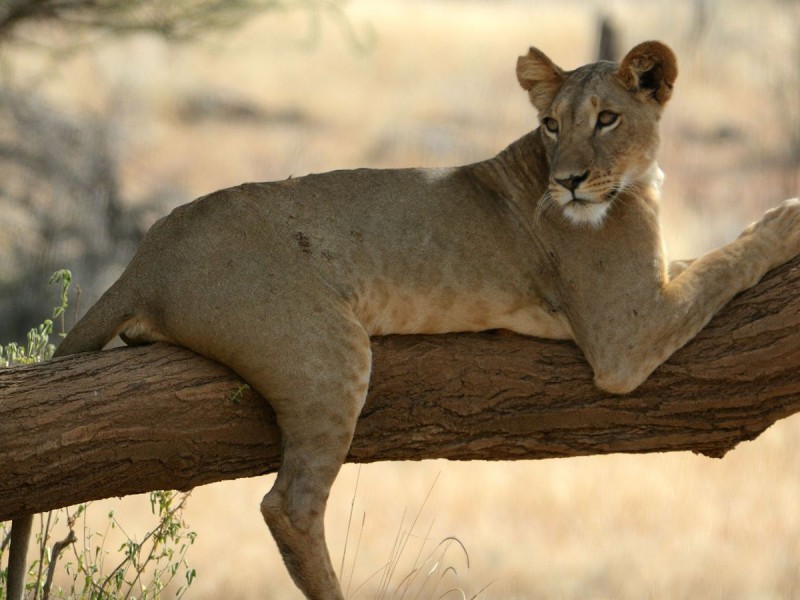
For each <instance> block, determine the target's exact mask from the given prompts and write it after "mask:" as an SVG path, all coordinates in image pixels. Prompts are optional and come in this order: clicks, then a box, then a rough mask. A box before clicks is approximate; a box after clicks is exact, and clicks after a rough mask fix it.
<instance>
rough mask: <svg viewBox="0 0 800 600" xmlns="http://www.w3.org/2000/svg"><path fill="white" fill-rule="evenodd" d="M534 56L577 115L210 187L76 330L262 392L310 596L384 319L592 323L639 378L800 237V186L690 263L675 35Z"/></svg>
mask: <svg viewBox="0 0 800 600" xmlns="http://www.w3.org/2000/svg"><path fill="white" fill-rule="evenodd" d="M517 75H518V78H519V81H520V83H521V84H522V86H523V88H525V89H526V90H527V91H528V92H529V94H530V98H531V100H532V102H533V103H534V105H535V106H536V107H537V108H538V109H539V111H540V119H542V122H543V123H545V124H549V126H550V127H551V128H554V129H555V131H550V130H549V128H548V127H547V126H544V125H543V126H541V127H539V128H537V129H536V130H534V131H533V132H531V133H529V134H528V135H526V136H524V137H523V138H521V139H520V140H518V141H516V142H514V143H513V144H511V145H510V146H509V147H508V148H507V149H506V150H504V151H503V152H502V153H500V154H499V155H498V156H496V157H494V158H492V159H489V160H486V161H484V162H481V163H477V164H474V165H468V166H463V167H457V168H453V169H435V170H426V169H407V170H385V171H373V170H357V171H343V172H333V173H327V174H323V175H310V176H307V177H302V178H298V179H291V180H288V181H283V182H276V183H252V184H246V185H242V186H239V187H236V188H231V189H227V190H222V191H220V192H216V193H214V194H211V195H209V196H206V197H204V198H200V199H198V200H196V201H194V202H192V203H190V204H188V205H185V206H182V207H180V208H178V209H176V210H175V211H173V213H172V214H171V215H170V216H168V217H166V218H164V219H162V220H160V221H159V222H158V223H156V224H155V225H154V226H153V228H152V229H151V230H150V232H149V233H148V234H147V236H146V237H145V239H144V241H143V243H142V245H141V248H140V249H139V251H138V253H137V254H136V256H135V257H134V258H133V260H132V262H131V264H130V265H129V266H128V268H127V269H126V271H125V272H124V273H123V274H122V276H121V277H120V279H119V280H118V281H117V282H116V283H115V284H114V285H113V286H112V287H111V289H110V290H109V291H108V292H106V294H105V295H104V296H103V297H102V298H101V299H100V301H99V302H98V303H97V304H96V305H95V306H94V307H93V308H92V309H91V310H90V311H89V313H88V314H87V315H86V317H84V319H83V320H81V322H80V323H78V325H77V326H76V327H75V328H74V330H73V332H72V333H70V335H69V336H68V337H67V338H66V339H65V340H64V342H63V344H62V346H61V348H60V349H59V352H58V353H59V355H64V354H70V353H74V352H82V351H87V350H97V349H99V348H100V347H102V346H103V345H104V344H105V343H106V342H107V341H108V340H110V339H111V338H112V337H113V336H114V335H115V334H118V333H121V334H123V335H125V336H126V337H127V339H129V340H130V341H136V342H140V341H146V340H167V341H170V342H172V343H175V344H179V345H182V346H186V347H188V348H191V349H192V350H194V351H196V352H199V353H201V354H204V355H206V356H209V357H212V358H214V359H216V360H218V361H220V362H222V363H225V364H227V365H228V366H230V367H231V368H233V369H234V370H235V371H237V372H238V373H239V374H240V375H241V376H242V377H243V378H244V379H245V380H247V382H248V383H249V384H250V385H251V386H252V387H253V388H254V389H256V390H257V391H259V392H260V393H261V394H262V395H263V396H264V397H265V398H266V399H267V400H268V401H269V402H270V404H271V405H272V407H273V408H274V409H275V413H276V415H277V418H278V423H279V426H280V428H281V432H282V436H283V463H282V466H281V468H280V471H279V473H278V477H277V480H276V482H275V485H274V487H273V489H272V490H271V491H270V492H269V493H268V494H267V495H266V496H265V497H264V500H263V502H262V505H261V511H262V514H263V516H264V519H265V520H266V522H267V524H268V525H269V527H270V530H271V531H272V533H273V536H274V537H275V540H276V542H277V544H278V546H279V548H280V551H281V553H282V555H283V557H284V560H285V562H286V564H287V567H288V568H289V571H290V572H291V574H292V577H293V578H294V581H295V582H296V583H297V585H298V587H300V589H301V590H302V591H303V592H304V593H305V594H306V596H307V597H308V598H312V599H317V600H322V599H339V598H341V593H340V591H339V587H338V584H337V581H336V577H335V575H334V571H333V568H332V566H331V563H330V559H329V557H328V552H327V549H326V545H325V540H324V534H323V520H322V519H323V514H324V510H325V502H326V500H327V496H328V491H329V489H330V486H331V483H332V482H333V480H334V478H335V477H336V474H337V472H338V470H339V468H340V465H341V464H342V461H343V460H344V458H345V456H346V454H347V451H348V448H349V446H350V441H351V437H352V434H353V430H354V427H355V423H356V420H357V418H358V415H359V412H360V410H361V407H362V404H363V402H364V399H365V397H366V392H367V385H368V381H369V373H370V358H371V356H370V346H369V336H370V335H380V334H388V333H444V332H449V331H475V330H482V329H490V328H507V329H512V330H514V331H517V332H520V333H524V334H527V335H536V336H542V337H548V338H568V339H573V340H575V342H576V343H577V344H578V345H579V346H580V347H581V349H582V350H583V352H584V353H585V355H586V358H587V359H588V361H589V362H590V363H591V365H592V368H593V369H594V374H595V382H596V384H597V385H598V386H599V387H600V388H601V389H603V390H607V391H609V392H614V393H625V392H628V391H630V390H632V389H634V388H635V387H636V386H638V385H639V384H640V383H642V382H643V381H644V380H645V378H646V377H647V376H648V375H649V374H650V373H651V372H652V371H653V370H654V369H655V368H656V367H657V366H658V365H659V364H661V363H662V362H663V361H664V360H666V359H667V358H668V357H669V356H670V355H671V354H672V353H673V352H674V351H675V350H677V349H678V348H680V347H681V346H682V345H684V344H685V343H686V342H687V341H688V340H690V339H691V338H692V337H693V336H694V335H695V334H696V333H697V332H698V330H699V329H700V328H701V327H703V326H704V325H705V324H706V323H707V322H708V320H709V319H710V318H711V316H712V315H713V314H714V313H715V312H716V311H717V310H718V309H719V308H720V307H722V306H723V305H724V304H725V303H726V302H728V300H730V299H731V298H732V297H733V296H734V295H735V294H736V293H738V292H739V291H741V290H743V289H745V288H747V287H748V286H751V285H753V284H754V283H756V282H757V281H758V280H759V278H760V277H762V276H763V275H764V273H766V272H767V271H768V270H769V269H771V268H773V267H775V266H777V265H779V264H781V263H783V262H785V261H787V260H788V259H790V258H792V257H793V256H795V255H796V254H798V253H800V202H798V201H797V200H792V201H787V202H785V203H784V204H782V205H781V206H780V207H778V208H776V209H774V210H772V211H770V212H769V213H767V214H766V215H765V217H764V218H763V219H762V220H761V221H759V222H758V223H756V224H754V225H753V226H751V227H750V228H748V229H747V230H746V231H745V232H744V233H743V234H742V236H741V237H740V238H739V239H737V240H736V241H734V242H733V243H731V244H729V245H727V246H725V247H723V248H720V249H719V250H715V251H713V252H711V253H709V254H707V255H706V256H703V257H702V258H700V259H698V260H695V261H693V262H687V263H674V264H673V265H672V269H671V270H672V275H671V278H670V275H669V274H668V266H667V262H666V259H665V255H664V250H663V247H662V242H661V233H660V225H659V216H658V210H659V197H660V171H659V169H658V167H657V165H656V162H655V158H656V152H657V149H658V141H659V140H658V121H659V117H660V115H661V111H662V109H663V106H664V103H665V102H666V101H667V100H668V98H669V95H670V92H671V89H672V85H673V83H674V80H675V77H676V76H677V67H676V65H675V58H674V56H673V54H672V52H671V51H670V50H669V49H668V48H667V47H666V46H664V45H663V44H660V43H658V42H647V43H645V44H642V45H640V46H637V47H636V48H634V49H633V50H632V51H631V52H630V53H629V54H628V55H627V56H626V57H625V59H624V60H623V61H622V63H621V66H618V65H616V64H613V63H607V62H602V63H596V64H593V65H588V66H585V67H581V68H579V69H577V70H575V71H571V72H565V71H562V70H561V69H560V68H558V67H556V66H555V65H554V64H553V63H552V61H550V60H549V59H548V58H547V57H546V56H545V55H544V54H543V53H541V52H540V51H538V50H535V49H532V50H531V51H530V52H529V53H528V55H526V56H523V57H520V59H519V61H518V65H517ZM604 111H607V112H604ZM548 119H549V120H548ZM604 123H605V124H604ZM565 184H566V186H569V187H571V188H572V189H569V187H565Z"/></svg>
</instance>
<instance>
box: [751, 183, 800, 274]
mask: <svg viewBox="0 0 800 600" xmlns="http://www.w3.org/2000/svg"><path fill="white" fill-rule="evenodd" d="M749 236H752V237H753V238H755V239H757V240H759V241H763V242H766V243H767V244H768V246H769V249H768V252H769V260H770V263H771V267H776V266H778V265H781V264H783V263H785V262H786V261H788V260H791V259H792V258H794V257H795V256H797V255H798V254H800V199H798V198H790V199H789V200H784V201H783V202H781V204H780V205H778V206H776V207H775V208H771V209H770V210H768V211H767V212H766V213H764V216H763V217H761V220H760V221H756V222H755V223H753V224H752V225H750V227H748V228H747V229H745V230H744V231H743V232H742V235H741V236H739V237H740V239H741V238H744V237H749Z"/></svg>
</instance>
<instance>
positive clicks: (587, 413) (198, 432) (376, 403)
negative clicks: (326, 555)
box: [0, 259, 800, 520]
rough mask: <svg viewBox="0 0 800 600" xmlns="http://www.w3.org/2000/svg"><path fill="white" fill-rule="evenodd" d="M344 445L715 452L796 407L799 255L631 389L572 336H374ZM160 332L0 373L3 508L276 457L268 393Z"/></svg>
mask: <svg viewBox="0 0 800 600" xmlns="http://www.w3.org/2000/svg"><path fill="white" fill-rule="evenodd" d="M373 348H374V356H375V358H374V365H375V366H374V372H373V380H372V385H371V388H370V396H369V399H368V401H367V405H366V407H365V409H364V412H363V416H362V418H361V420H360V421H359V426H358V430H357V432H356V437H355V440H354V442H353V447H352V450H351V454H350V459H349V460H351V461H353V462H372V461H379V460H420V459H426V458H449V459H458V460H469V459H489V460H514V459H532V458H548V457H556V456H578V455H587V454H604V453H609V452H662V451H673V450H694V451H696V452H702V453H704V454H707V455H710V456H720V457H721V456H723V455H724V454H725V452H727V451H728V450H730V449H731V448H733V447H734V446H736V444H738V443H739V442H740V441H742V440H750V439H753V438H755V437H756V436H757V435H759V434H760V433H761V432H762V431H764V430H765V429H766V428H767V427H769V426H770V425H771V424H772V423H773V422H775V421H776V420H778V419H781V418H783V417H786V416H788V415H790V414H792V413H794V412H796V411H798V410H800V369H798V366H799V365H800V259H796V260H795V261H793V262H792V263H790V264H789V265H787V266H784V267H782V268H780V269H778V270H776V271H773V272H772V273H770V274H769V275H768V276H767V277H766V278H765V279H764V281H762V282H761V283H760V284H759V285H758V286H756V287H755V288H753V289H752V290H750V291H748V292H746V293H744V294H741V295H740V296H738V297H737V298H736V299H735V300H734V301H733V302H732V303H731V304H730V305H729V306H728V307H726V308H725V309H724V311H723V312H722V313H721V314H720V315H719V316H718V317H717V318H715V319H714V320H713V321H712V323H711V324H710V325H709V326H708V327H707V328H706V329H705V330H704V331H702V332H701V333H700V335H698V337H697V338H696V339H695V340H693V341H692V342H691V343H690V344H689V345H687V346H686V347H685V348H683V349H682V350H680V351H679V352H677V353H676V354H675V355H674V356H673V357H672V358H671V359H670V360H669V361H668V362H667V363H666V364H665V365H663V366H662V367H660V368H659V369H658V370H657V371H656V373H655V374H654V375H653V376H652V377H651V378H650V379H649V380H648V381H647V382H646V383H645V384H644V385H643V386H641V387H640V388H639V389H638V390H636V391H635V392H634V393H632V394H629V395H627V396H624V397H620V396H611V395H608V394H604V393H601V392H599V391H597V390H596V389H595V388H594V387H593V386H592V374H591V370H590V368H589V366H588V365H587V363H586V362H585V360H584V359H583V357H582V355H581V353H580V351H579V350H578V349H577V348H576V347H575V346H574V345H573V344H571V343H559V342H547V341H542V340H537V339H533V338H525V337H522V336H516V335H511V334H503V333H484V334H469V335H467V334H464V335H462V334H460V335H446V336H390V337H386V338H376V339H375V340H373ZM240 385H241V382H240V380H238V379H237V378H236V376H234V375H233V374H232V373H231V372H230V371H228V370H227V369H226V368H225V367H223V366H221V365H219V364H216V363H214V362H212V361H209V360H207V359H204V358H202V357H199V356H197V355H195V354H193V353H191V352H189V351H187V350H185V349H181V348H176V347H172V346H165V345H153V346H149V347H145V348H125V349H118V350H109V351H105V352H97V353H90V354H84V355H78V356H72V357H67V358H64V359H60V360H54V361H51V362H48V363H45V364H40V365H34V366H29V367H18V368H13V369H6V370H3V371H0V520H4V519H8V518H11V517H13V516H15V515H19V514H21V513H26V512H39V511H43V510H47V509H51V508H55V507H60V506H65V505H69V504H74V503H77V502H83V501H87V500H91V499H98V498H104V497H109V496H123V495H126V494H132V493H137V492H144V491H148V490H153V489H170V488H173V489H188V488H191V487H193V486H196V485H200V484H204V483H210V482H214V481H220V480H224V479H233V478H236V477H245V476H252V475H258V474H262V473H267V472H270V471H274V470H275V469H276V467H277V466H278V460H279V456H278V449H279V434H278V430H277V428H276V426H275V422H274V418H273V415H272V412H271V410H270V408H269V406H268V404H267V403H266V402H264V401H263V400H261V399H260V398H259V397H257V396H256V395H255V394H254V393H252V392H250V391H249V390H245V391H243V392H242V393H237V392H238V391H239V389H240Z"/></svg>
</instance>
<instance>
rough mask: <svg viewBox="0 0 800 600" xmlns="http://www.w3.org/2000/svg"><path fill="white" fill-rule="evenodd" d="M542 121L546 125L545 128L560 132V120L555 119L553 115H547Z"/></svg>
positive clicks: (551, 131) (552, 131)
mask: <svg viewBox="0 0 800 600" xmlns="http://www.w3.org/2000/svg"><path fill="white" fill-rule="evenodd" d="M542 123H543V124H544V126H545V129H547V131H549V132H550V133H558V121H556V120H555V119H553V118H552V117H545V118H544V119H543V120H542Z"/></svg>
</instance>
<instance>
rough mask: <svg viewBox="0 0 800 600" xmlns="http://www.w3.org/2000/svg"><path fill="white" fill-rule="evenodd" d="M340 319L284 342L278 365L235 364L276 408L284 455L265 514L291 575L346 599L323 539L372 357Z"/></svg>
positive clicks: (330, 598)
mask: <svg viewBox="0 0 800 600" xmlns="http://www.w3.org/2000/svg"><path fill="white" fill-rule="evenodd" d="M335 321H336V324H335V325H333V326H332V325H331V322H330V321H328V322H326V323H324V324H323V323H318V326H319V327H317V328H314V331H313V335H312V336H305V337H303V336H299V337H300V338H302V340H301V339H297V340H295V341H294V342H292V343H289V344H288V345H286V344H283V343H282V344H281V346H280V353H281V358H280V368H279V370H278V371H276V370H274V369H270V370H269V371H264V370H263V368H260V367H259V365H257V364H255V363H256V362H257V358H258V357H254V364H253V365H249V368H248V367H242V368H237V371H239V372H240V374H241V375H242V376H243V377H244V378H245V379H246V380H247V381H248V383H249V384H250V385H251V386H253V387H254V388H255V389H256V390H257V391H259V392H260V393H261V394H262V395H263V396H264V397H265V398H266V399H267V400H268V401H269V402H270V404H271V405H272V407H273V408H274V410H275V414H276V417H277V421H278V426H279V428H280V431H281V450H282V460H281V467H280V469H279V470H278V476H277V479H276V480H275V483H274V485H273V487H272V489H271V490H270V491H269V493H267V495H266V496H264V499H263V500H262V502H261V513H262V515H263V517H264V520H265V521H266V523H267V525H268V526H269V529H270V531H271V532H272V536H273V537H274V538H275V542H276V543H277V545H278V549H279V550H280V552H281V555H282V557H283V560H284V562H285V563H286V567H287V569H288V570H289V573H290V574H291V576H292V579H293V580H294V582H295V583H296V584H297V586H298V587H299V588H300V589H301V590H302V591H303V593H304V594H305V595H306V597H308V598H310V599H312V600H340V599H341V598H342V595H341V591H340V587H339V583H338V581H337V578H336V575H335V573H334V570H333V566H332V564H331V560H330V557H329V555H328V549H327V546H326V543H325V533H324V515H325V505H326V502H327V500H328V494H329V492H330V489H331V485H332V484H333V481H334V479H335V478H336V476H337V474H338V473H339V469H340V467H341V465H342V463H343V462H344V460H345V458H346V456H347V453H348V451H349V449H350V442H351V441H352V437H353V431H354V430H355V426H356V421H357V419H358V415H359V413H360V411H361V407H362V406H363V404H364V400H365V399H366V395H367V386H368V382H369V373H370V363H371V353H370V344H369V337H368V336H367V334H366V332H365V331H364V329H363V328H362V327H361V325H360V324H358V323H357V322H356V321H355V319H347V318H345V317H343V316H342V315H337V318H336V319H335ZM304 330H305V331H306V332H309V331H310V329H306V328H305V327H304Z"/></svg>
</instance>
